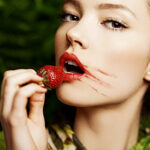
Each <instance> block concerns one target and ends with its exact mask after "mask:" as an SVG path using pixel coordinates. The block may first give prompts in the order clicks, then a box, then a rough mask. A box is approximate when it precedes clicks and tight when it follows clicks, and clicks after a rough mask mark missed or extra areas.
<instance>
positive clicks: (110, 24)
mask: <svg viewBox="0 0 150 150" xmlns="http://www.w3.org/2000/svg"><path fill="white" fill-rule="evenodd" d="M101 24H102V25H104V26H105V27H107V28H108V29H111V30H119V31H121V30H123V29H126V28H128V27H127V25H126V24H125V23H122V22H120V21H116V20H113V19H107V20H104V21H103V22H102V23H101Z"/></svg>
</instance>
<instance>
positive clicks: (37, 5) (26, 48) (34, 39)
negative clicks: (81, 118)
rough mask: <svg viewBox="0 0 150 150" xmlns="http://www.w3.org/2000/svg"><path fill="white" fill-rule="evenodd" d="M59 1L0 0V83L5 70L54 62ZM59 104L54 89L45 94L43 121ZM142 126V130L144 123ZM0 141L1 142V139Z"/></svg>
mask: <svg viewBox="0 0 150 150" xmlns="http://www.w3.org/2000/svg"><path fill="white" fill-rule="evenodd" d="M62 3H63V0H0V85H1V82H2V77H3V73H4V72H5V71H6V70H10V69H18V68H32V69H35V70H38V69H39V68H40V67H42V66H43V65H46V64H52V65H54V62H55V60H54V35H55V32H56V30H57V28H58V26H59V23H60V19H59V17H58V16H59V14H60V12H61V6H62ZM149 91H150V90H149ZM149 93H150V92H148V94H146V98H145V99H147V100H148V101H147V103H146V104H144V106H146V107H147V108H148V109H146V110H149V111H148V112H149V113H147V111H145V108H146V107H144V109H143V110H144V112H146V113H144V115H143V118H144V119H142V124H144V125H145V126H146V127H149V129H150V121H148V120H150V115H145V114H150V109H149V108H150V101H149V99H150V94H149ZM62 106H64V105H62V104H61V103H60V102H59V101H58V100H57V98H56V96H55V91H49V92H48V93H47V94H46V102H45V106H44V114H45V119H46V123H48V122H49V121H50V120H51V119H52V116H53V115H54V114H55V112H56V111H57V110H59V109H60V108H61V107H62ZM142 129H143V130H144V132H145V128H144V127H143V126H142ZM1 130H2V128H1V125H0V131H1ZM149 133H150V131H149ZM0 136H1V135H0ZM142 136H143V133H142ZM0 144H3V143H1V139H0ZM1 146H2V145H1ZM0 149H1V148H0Z"/></svg>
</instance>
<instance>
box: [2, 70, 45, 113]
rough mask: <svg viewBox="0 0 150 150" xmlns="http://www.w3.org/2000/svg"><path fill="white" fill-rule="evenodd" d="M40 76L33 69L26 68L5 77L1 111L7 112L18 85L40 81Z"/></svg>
mask: <svg viewBox="0 0 150 150" xmlns="http://www.w3.org/2000/svg"><path fill="white" fill-rule="evenodd" d="M42 80H43V79H42V78H41V77H39V76H38V75H36V73H35V71H31V70H27V71H25V72H23V73H17V74H15V75H12V76H9V77H7V78H5V81H4V85H3V91H2V97H1V98H2V109H3V110H2V111H4V113H8V112H9V111H10V108H11V106H12V102H13V98H14V95H15V93H16V91H17V90H18V89H19V88H20V85H22V84H25V83H28V82H31V81H32V82H42Z"/></svg>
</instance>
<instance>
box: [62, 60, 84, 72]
mask: <svg viewBox="0 0 150 150" xmlns="http://www.w3.org/2000/svg"><path fill="white" fill-rule="evenodd" d="M64 69H65V72H69V73H77V74H83V73H84V71H83V69H82V68H81V67H80V66H78V64H77V63H76V62H75V61H72V60H67V61H65V64H64Z"/></svg>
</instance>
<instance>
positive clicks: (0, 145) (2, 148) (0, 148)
mask: <svg viewBox="0 0 150 150" xmlns="http://www.w3.org/2000/svg"><path fill="white" fill-rule="evenodd" d="M0 150H6V145H5V140H4V134H3V132H0Z"/></svg>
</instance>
